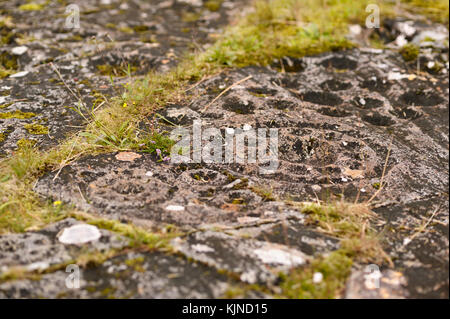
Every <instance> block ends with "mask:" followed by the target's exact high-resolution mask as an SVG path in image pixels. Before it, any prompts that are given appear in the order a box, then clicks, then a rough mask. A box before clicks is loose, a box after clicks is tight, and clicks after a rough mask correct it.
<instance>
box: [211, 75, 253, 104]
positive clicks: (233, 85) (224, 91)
mask: <svg viewBox="0 0 450 319" xmlns="http://www.w3.org/2000/svg"><path fill="white" fill-rule="evenodd" d="M251 78H252V76H251V75H249V76H247V77H246V78H243V79H242V80H239V81H237V82H235V83H233V84H231V85H230V86H229V87H227V88H226V89H225V90H223V91H222V92H221V93H220V94H219V95H217V96H216V98H215V99H214V100H212V101H211V102H209V103H208V105H206V106H205V107H204V108H203V110H202V112H205V111H206V110H207V109H208V108H209V107H210V106H211V105H212V104H213V103H214V102H216V101H217V100H218V99H219V98H220V97H221V96H222V95H224V94H225V93H227V92H228V91H229V90H231V89H232V88H233V87H235V86H236V85H239V84H241V83H242V82H245V81H247V80H249V79H251Z"/></svg>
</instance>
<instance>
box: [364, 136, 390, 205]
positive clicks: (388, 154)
mask: <svg viewBox="0 0 450 319" xmlns="http://www.w3.org/2000/svg"><path fill="white" fill-rule="evenodd" d="M392 141H393V139H391V143H390V144H389V148H388V153H387V155H386V160H385V161H384V167H383V173H382V174H381V179H380V187H379V188H378V190H377V191H376V192H375V194H373V196H372V197H371V198H370V199H369V200H368V201H367V204H370V203H371V202H372V201H373V200H374V199H375V198H376V197H377V196H378V194H379V193H380V192H381V191H382V190H383V187H384V184H383V182H384V176H385V174H386V168H387V164H388V161H389V156H390V155H391V149H392Z"/></svg>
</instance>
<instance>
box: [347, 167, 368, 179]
mask: <svg viewBox="0 0 450 319" xmlns="http://www.w3.org/2000/svg"><path fill="white" fill-rule="evenodd" d="M344 175H347V176H350V177H351V178H353V179H355V178H363V177H364V171H363V170H360V169H350V168H348V167H345V168H344Z"/></svg>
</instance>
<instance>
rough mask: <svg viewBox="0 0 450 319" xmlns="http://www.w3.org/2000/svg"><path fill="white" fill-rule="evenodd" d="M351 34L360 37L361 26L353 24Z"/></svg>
mask: <svg viewBox="0 0 450 319" xmlns="http://www.w3.org/2000/svg"><path fill="white" fill-rule="evenodd" d="M349 30H350V33H351V34H353V35H360V34H361V32H362V28H361V26H360V25H359V24H352V25H350V26H349Z"/></svg>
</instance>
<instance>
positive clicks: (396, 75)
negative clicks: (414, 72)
mask: <svg viewBox="0 0 450 319" xmlns="http://www.w3.org/2000/svg"><path fill="white" fill-rule="evenodd" d="M407 78H409V74H401V73H399V72H389V73H388V80H389V81H393V80H402V79H407Z"/></svg>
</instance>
